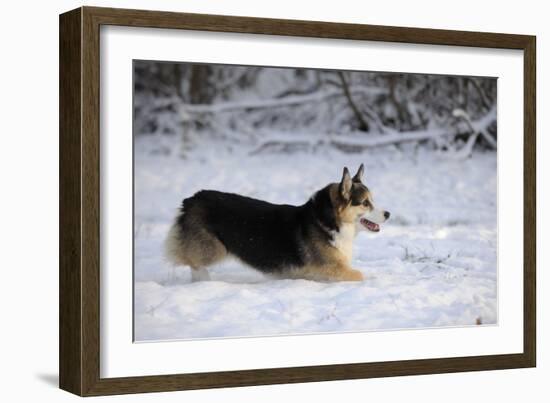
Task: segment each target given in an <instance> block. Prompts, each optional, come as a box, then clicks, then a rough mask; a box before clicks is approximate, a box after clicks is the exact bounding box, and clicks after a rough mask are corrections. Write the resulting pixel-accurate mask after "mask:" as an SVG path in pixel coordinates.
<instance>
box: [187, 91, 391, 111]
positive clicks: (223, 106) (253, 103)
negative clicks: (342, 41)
mask: <svg viewBox="0 0 550 403" xmlns="http://www.w3.org/2000/svg"><path fill="white" fill-rule="evenodd" d="M349 91H350V93H351V94H365V95H371V96H372V95H378V94H380V93H381V92H383V90H381V89H377V88H376V89H373V88H365V87H362V86H350V88H349ZM335 96H344V94H343V93H342V90H340V89H332V90H328V91H319V92H317V93H313V94H308V95H290V96H287V97H284V98H273V99H264V100H258V99H255V100H250V101H242V102H224V103H217V104H181V105H179V110H180V113H181V114H182V115H183V116H187V115H188V114H190V113H220V112H230V111H235V110H239V109H245V110H251V109H267V108H278V107H286V106H294V105H300V104H305V103H311V102H320V101H323V100H325V99H327V98H331V97H335Z"/></svg>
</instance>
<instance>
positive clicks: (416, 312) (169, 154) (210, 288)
mask: <svg viewBox="0 0 550 403" xmlns="http://www.w3.org/2000/svg"><path fill="white" fill-rule="evenodd" d="M182 153H183V151H182V147H181V145H180V143H179V138H178V137H176V136H158V135H157V136H138V137H136V141H135V173H134V175H135V195H134V196H135V199H134V200H135V201H134V203H135V206H134V214H135V224H134V236H135V251H134V253H135V263H134V264H135V266H134V278H135V284H134V287H135V288H134V298H135V301H134V302H135V304H134V306H135V308H134V309H135V312H134V326H135V329H134V330H135V339H136V341H152V340H173V339H189V338H215V337H244V336H268V335H284V334H306V333H321V332H345V331H354V332H357V331H373V330H390V329H411V328H427V327H442V326H475V325H476V324H482V325H491V324H495V323H496V321H497V260H496V256H497V255H496V251H497V219H496V217H497V210H496V153H494V152H485V153H483V152H480V151H474V153H473V154H472V156H471V157H470V158H468V159H465V160H456V159H451V158H447V156H445V155H442V154H438V153H436V152H434V151H432V150H427V149H426V148H425V147H414V146H412V145H410V147H409V145H408V144H403V145H401V147H400V148H396V147H381V148H375V149H367V150H366V151H362V152H361V153H353V154H350V153H344V152H341V151H338V150H337V149H334V148H333V147H330V146H328V145H325V146H322V147H320V148H317V149H316V150H315V151H311V152H297V153H292V154H281V153H256V154H254V153H250V152H249V149H247V148H245V147H238V146H231V145H229V144H228V143H227V142H222V141H220V142H219V143H216V142H214V141H206V142H202V143H199V144H198V145H197V147H196V148H195V149H194V150H193V151H192V152H190V153H188V154H183V155H186V157H182ZM360 163H365V179H364V182H365V183H366V184H367V186H369V188H370V189H371V191H372V193H373V195H374V200H375V204H376V206H377V207H379V208H383V209H385V210H388V211H390V212H391V214H392V216H391V219H390V220H389V221H388V222H387V223H385V224H383V225H382V228H381V231H380V232H379V233H376V234H375V233H367V232H360V233H359V234H358V235H357V237H356V239H355V242H354V250H353V262H352V266H353V267H354V268H355V269H358V270H360V271H361V272H362V273H363V274H364V275H365V278H366V279H365V281H363V282H359V283H354V282H341V283H321V282H314V281H306V280H285V279H283V280H281V279H273V278H269V277H266V276H264V275H262V274H260V273H258V272H256V271H254V270H253V269H250V268H247V267H245V266H243V265H242V264H241V263H239V262H237V261H226V262H224V263H221V264H219V265H217V266H215V267H213V268H211V269H210V270H209V272H210V276H211V278H212V281H201V282H191V275H190V269H189V268H187V267H176V268H173V267H171V266H170V265H169V264H168V263H167V262H166V261H165V260H164V257H163V242H164V238H165V236H166V234H167V232H168V229H169V227H170V225H171V222H172V220H173V218H174V216H175V214H176V211H177V207H178V206H179V205H180V202H181V200H182V199H183V198H185V197H188V196H190V195H192V194H193V193H195V192H196V191H198V190H200V189H216V190H221V191H230V192H235V193H240V194H243V195H247V196H250V197H256V198H261V199H264V200H267V201H270V202H273V203H288V204H302V203H304V202H305V201H306V200H307V199H308V198H309V197H310V196H311V195H312V194H313V192H314V191H315V190H317V189H319V188H321V187H323V186H324V185H325V184H327V183H329V182H335V181H338V180H339V179H340V177H341V173H342V168H343V166H344V165H346V166H348V167H349V168H350V170H351V171H352V174H353V173H355V170H357V167H358V166H359V164H360ZM266 230H269V229H266Z"/></svg>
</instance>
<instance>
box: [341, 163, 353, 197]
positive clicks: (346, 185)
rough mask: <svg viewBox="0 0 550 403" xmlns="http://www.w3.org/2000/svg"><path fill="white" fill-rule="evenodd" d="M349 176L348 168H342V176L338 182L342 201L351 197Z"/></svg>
mask: <svg viewBox="0 0 550 403" xmlns="http://www.w3.org/2000/svg"><path fill="white" fill-rule="evenodd" d="M351 185H352V182H351V176H350V174H349V171H348V168H347V167H345V168H344V173H343V174H342V181H341V182H340V196H342V197H343V198H344V200H349V198H350V197H351Z"/></svg>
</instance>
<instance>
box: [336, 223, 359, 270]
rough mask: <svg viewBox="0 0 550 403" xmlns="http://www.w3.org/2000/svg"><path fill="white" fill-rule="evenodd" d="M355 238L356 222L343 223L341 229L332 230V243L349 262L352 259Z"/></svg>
mask: <svg viewBox="0 0 550 403" xmlns="http://www.w3.org/2000/svg"><path fill="white" fill-rule="evenodd" d="M354 238H355V224H354V223H349V224H343V225H342V226H341V227H340V231H333V232H332V241H331V245H332V246H334V247H335V248H336V249H338V250H339V251H340V253H342V254H343V255H344V256H345V257H346V259H347V260H348V262H350V261H351V254H352V251H353V240H354Z"/></svg>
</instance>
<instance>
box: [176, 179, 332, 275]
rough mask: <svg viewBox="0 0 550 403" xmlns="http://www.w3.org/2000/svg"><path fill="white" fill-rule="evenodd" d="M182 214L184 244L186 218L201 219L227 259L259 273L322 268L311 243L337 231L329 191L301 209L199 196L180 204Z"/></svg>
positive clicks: (242, 198) (230, 195)
mask: <svg viewBox="0 0 550 403" xmlns="http://www.w3.org/2000/svg"><path fill="white" fill-rule="evenodd" d="M180 211H181V214H180V215H179V217H178V219H177V223H178V226H179V228H180V231H181V236H182V237H183V238H184V237H185V236H186V234H185V231H184V228H189V226H185V225H184V222H185V220H186V217H188V216H189V217H190V216H192V215H193V214H200V217H201V219H200V220H199V222H200V223H201V225H202V226H204V227H205V228H204V229H206V230H207V231H209V232H210V233H211V234H213V235H214V236H215V237H216V238H218V239H219V240H220V241H221V243H222V244H223V245H224V246H225V247H226V249H227V251H228V252H229V253H230V254H232V255H234V256H236V257H238V258H239V259H241V260H242V261H243V262H245V263H247V264H248V265H250V266H252V267H254V268H256V269H258V270H260V271H263V272H272V273H276V272H279V271H281V270H283V269H285V268H288V267H300V266H303V265H304V264H306V263H308V262H309V263H311V262H319V263H321V262H320V261H319V259H322V256H321V254H320V253H319V251H318V250H316V248H315V242H310V240H311V239H313V238H314V237H315V239H316V240H321V241H322V242H329V241H330V240H332V235H331V233H332V231H338V225H337V221H336V217H335V215H334V208H333V205H332V202H331V198H330V192H329V186H327V187H325V188H324V189H321V190H320V191H318V192H317V193H316V194H315V195H314V196H313V197H312V198H311V199H310V200H308V201H307V202H306V203H305V204H303V205H301V206H291V205H287V204H272V203H268V202H265V201H262V200H257V199H253V198H250V197H245V196H241V195H237V194H233V193H225V192H218V191H214V190H201V191H200V192H198V193H196V194H195V195H194V196H192V197H189V198H187V199H185V200H183V202H182V206H181V210H180ZM194 230H200V228H196V229H194Z"/></svg>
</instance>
